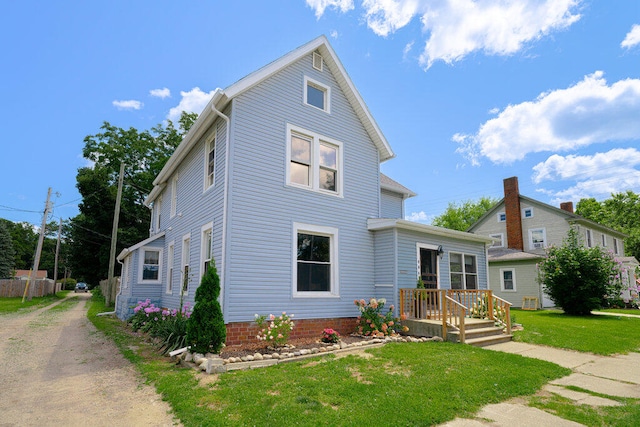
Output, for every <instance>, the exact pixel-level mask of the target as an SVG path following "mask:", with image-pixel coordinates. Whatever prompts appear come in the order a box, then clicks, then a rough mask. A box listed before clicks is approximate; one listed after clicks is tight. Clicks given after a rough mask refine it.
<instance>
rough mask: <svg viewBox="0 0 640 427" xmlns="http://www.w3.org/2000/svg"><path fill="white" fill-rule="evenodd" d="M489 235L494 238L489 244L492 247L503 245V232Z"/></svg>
mask: <svg viewBox="0 0 640 427" xmlns="http://www.w3.org/2000/svg"><path fill="white" fill-rule="evenodd" d="M489 237H492V238H494V239H496V241H495V242H493V244H492V245H491V247H492V248H502V247H504V234H503V233H497V234H489Z"/></svg>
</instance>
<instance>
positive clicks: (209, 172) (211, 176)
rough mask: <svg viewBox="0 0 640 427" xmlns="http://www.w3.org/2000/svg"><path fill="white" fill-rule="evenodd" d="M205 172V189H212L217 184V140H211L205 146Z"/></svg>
mask: <svg viewBox="0 0 640 427" xmlns="http://www.w3.org/2000/svg"><path fill="white" fill-rule="evenodd" d="M204 165H205V171H204V174H205V175H204V189H205V190H206V189H207V188H209V187H211V186H212V185H213V184H214V182H215V175H216V138H215V136H214V137H213V138H211V140H209V141H208V142H207V143H206V144H205V159H204Z"/></svg>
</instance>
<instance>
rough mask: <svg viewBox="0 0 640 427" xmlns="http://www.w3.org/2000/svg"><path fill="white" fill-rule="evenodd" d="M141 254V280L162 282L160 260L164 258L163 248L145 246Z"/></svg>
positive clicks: (142, 281) (143, 281)
mask: <svg viewBox="0 0 640 427" xmlns="http://www.w3.org/2000/svg"><path fill="white" fill-rule="evenodd" d="M141 256H142V262H141V263H140V277H139V278H140V282H141V283H158V282H160V260H161V259H162V249H159V248H143V249H142V252H141Z"/></svg>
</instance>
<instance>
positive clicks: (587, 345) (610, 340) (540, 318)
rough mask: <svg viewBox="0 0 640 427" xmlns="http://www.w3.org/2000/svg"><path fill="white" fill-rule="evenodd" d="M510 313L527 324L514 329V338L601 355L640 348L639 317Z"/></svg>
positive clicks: (560, 312)
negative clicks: (522, 327) (521, 327)
mask: <svg viewBox="0 0 640 427" xmlns="http://www.w3.org/2000/svg"><path fill="white" fill-rule="evenodd" d="M511 313H512V314H513V315H515V319H516V322H517V323H520V324H522V325H523V326H524V330H523V331H516V332H514V340H515V341H521V342H527V343H532V344H541V345H548V346H551V347H558V348H566V349H570V350H577V351H585V352H590V353H595V354H602V355H612V354H616V353H628V352H630V351H640V318H637V319H636V318H632V317H623V316H596V315H591V316H568V315H566V314H563V313H562V311H559V310H538V311H525V310H517V309H512V310H511Z"/></svg>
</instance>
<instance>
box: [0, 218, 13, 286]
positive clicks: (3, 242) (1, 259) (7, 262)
mask: <svg viewBox="0 0 640 427" xmlns="http://www.w3.org/2000/svg"><path fill="white" fill-rule="evenodd" d="M15 253H16V252H15V250H14V249H13V241H12V240H11V235H10V234H9V231H8V230H7V227H5V225H4V223H3V222H0V279H10V278H11V276H13V269H14V266H15V259H14V256H15Z"/></svg>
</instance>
